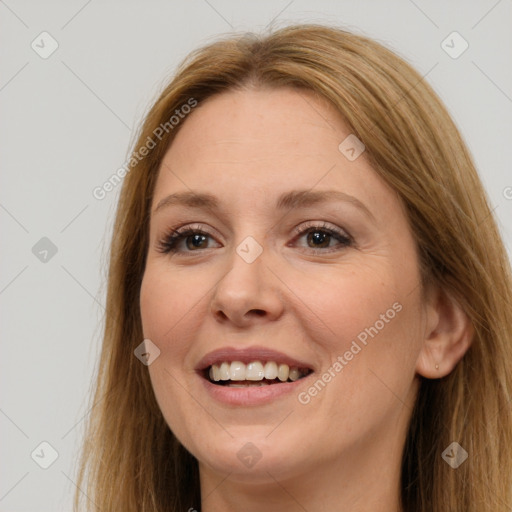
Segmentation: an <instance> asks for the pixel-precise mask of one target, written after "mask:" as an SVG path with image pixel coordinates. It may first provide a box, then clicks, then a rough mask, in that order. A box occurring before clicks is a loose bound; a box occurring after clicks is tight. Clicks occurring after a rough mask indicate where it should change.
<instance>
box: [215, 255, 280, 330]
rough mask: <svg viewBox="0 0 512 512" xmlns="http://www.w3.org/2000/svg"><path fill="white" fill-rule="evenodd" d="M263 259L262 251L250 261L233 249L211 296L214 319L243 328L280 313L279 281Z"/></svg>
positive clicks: (274, 317) (273, 318)
mask: <svg viewBox="0 0 512 512" xmlns="http://www.w3.org/2000/svg"><path fill="white" fill-rule="evenodd" d="M267 262H268V261H267V258H265V250H264V251H263V253H261V254H260V255H259V256H258V257H257V258H256V259H255V260H254V261H252V262H251V263H248V262H247V261H246V260H244V258H242V257H241V256H240V255H239V254H238V253H237V252H236V251H233V254H232V256H231V258H230V259H229V262H228V263H227V268H226V269H223V270H222V272H223V275H222V277H221V279H220V280H219V281H218V283H217V285H216V286H215V288H214V292H213V295H212V299H211V311H212V313H213V315H214V316H215V318H216V320H217V321H218V322H220V323H225V324H228V323H231V324H233V325H236V326H237V327H247V326H250V325H252V324H257V323H264V322H268V321H271V320H276V319H277V318H279V317H280V316H281V315H282V313H283V296H282V293H281V288H280V283H281V281H280V280H279V279H277V277H276V274H275V273H274V272H275V271H272V269H271V268H270V267H268V266H267Z"/></svg>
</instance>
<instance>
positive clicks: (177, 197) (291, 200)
mask: <svg viewBox="0 0 512 512" xmlns="http://www.w3.org/2000/svg"><path fill="white" fill-rule="evenodd" d="M328 201H343V202H346V203H350V204H352V205H354V206H356V207H357V208H358V209H360V210H361V211H362V212H363V213H364V214H365V215H366V216H368V217H369V218H370V219H372V220H373V221H375V217H374V215H373V214H372V212H371V211H370V210H369V209H368V207H367V206H366V205H365V204H364V203H362V202H361V201H360V200H359V199H357V198H356V197H354V196H351V195H349V194H346V193H345V192H341V191H339V190H291V191H289V192H285V193H284V194H281V195H280V196H279V198H278V199H277V202H276V209H277V210H292V209H298V208H306V207H308V206H314V205H317V204H319V203H323V202H328ZM169 206H188V207H190V208H202V209H205V210H211V211H215V210H218V209H219V207H220V203H219V200H218V199H217V197H215V196H214V195H212V194H209V193H201V192H192V191H189V192H177V193H175V194H170V195H168V196H167V197H164V198H163V199H162V200H161V201H160V202H159V203H158V205H157V206H156V208H155V209H154V210H153V213H157V212H159V211H160V210H162V209H163V208H166V207H169Z"/></svg>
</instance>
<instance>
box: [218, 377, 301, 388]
mask: <svg viewBox="0 0 512 512" xmlns="http://www.w3.org/2000/svg"><path fill="white" fill-rule="evenodd" d="M210 382H212V383H213V384H217V385H219V386H227V387H230V388H249V387H259V386H269V385H270V384H284V382H292V381H291V380H286V381H284V382H283V381H281V380H279V379H273V380H268V379H263V380H256V381H255V380H220V381H218V382H215V381H212V380H210Z"/></svg>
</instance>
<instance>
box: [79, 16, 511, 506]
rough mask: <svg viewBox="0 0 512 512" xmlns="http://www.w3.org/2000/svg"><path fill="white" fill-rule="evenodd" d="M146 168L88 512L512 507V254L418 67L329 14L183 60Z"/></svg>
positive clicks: (125, 244) (96, 429) (129, 240)
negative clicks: (511, 257)
mask: <svg viewBox="0 0 512 512" xmlns="http://www.w3.org/2000/svg"><path fill="white" fill-rule="evenodd" d="M144 148H145V149H144ZM133 155H134V156H133V158H132V160H133V165H132V168H131V169H129V171H128V172H126V173H125V174H126V176H125V177H124V183H123V189H122V193H121V197H120V201H119V205H118V211H117V220H116V225H115V229H114V235H113V240H112V251H111V263H110V275H109V285H108V297H107V314H106V327H105V334H104V342H103V357H102V359H101V363H100V368H99V375H98V381H97V387H96V393H95V397H94V403H95V404H96V405H95V407H94V408H93V410H92V413H91V416H90V422H89V430H88V438H87V443H86V444H85V446H84V456H83V460H82V466H81V473H80V481H79V486H80V487H81V488H82V489H83V490H84V492H85V493H86V494H87V496H88V497H89V500H88V501H89V504H91V503H94V504H95V506H96V507H98V509H99V510H102V511H110V510H111V511H114V510H115V511H120V510H123V511H124V512H128V511H131V510H133V511H135V510H137V511H139V512H140V511H144V512H146V511H152V512H156V511H171V510H172V511H178V510H189V511H190V510H203V511H207V512H208V511H214V510H226V511H227V510H244V511H248V510H261V509H266V510H269V511H270V510H283V509H284V510H308V511H310V512H312V511H315V510H346V511H355V510H358V511H362V510H379V511H397V510H400V511H408V512H413V511H414V512H426V511H436V512H441V511H443V512H445V511H447V510H450V511H460V512H462V511H464V512H468V511H472V512H476V511H478V512H483V511H491V510H492V511H496V510H508V509H509V508H510V506H512V500H511V491H512V478H511V476H512V466H511V462H510V461H511V460H512V453H511V452H512V432H511V426H512V418H511V416H512V415H511V404H510V398H511V397H510V391H511V374H512V355H511V347H512V333H511V329H510V325H511V324H512V312H511V304H512V284H511V282H512V281H511V272H510V264H509V261H508V259H507V254H506V252H505V250H504V247H503V244H502V241H501V239H500V236H499V233H498V230H497V227H496V222H495V220H494V218H493V215H492V212H491V210H490V208H489V204H488V199H487V197H486V194H485V192H484V189H483V187H482V184H481V182H480V180H479V178H478V175H477V172H476V171H475V167H474V164H473V162H472V160H471V157H470V155H469V153H468V150H467V149H466V147H465V145H464V143H463V141H462V139H461V136H460V135H459V133H458V131H457V129H456V127H455V126H454V124H453V122H452V120H451V119H450V117H449V115H448V114H447V112H446V110H445V108H444V107H443V106H442V104H441V102H440V100H439V99H438V98H437V96H436V95H435V93H434V92H433V91H432V89H431V88H430V87H429V86H428V85H427V84H426V83H425V81H423V80H422V79H421V76H419V75H418V73H417V72H415V71H414V70H413V69H412V68H411V67H410V66H409V65H408V64H406V63H405V62H404V61H403V60H401V59H400V58H399V57H397V56H396V55H394V54H393V53H392V52H390V51H389V50H387V49H385V48H384V47H382V46H381V45H379V44H377V43H376V42H374V41H371V40H369V39H367V38H364V37H361V36H357V35H354V34H351V33H348V32H345V31H343V30H339V29H335V28H328V27H323V26H315V25H298V26H291V27H288V28H284V29H281V30H278V31H276V32H274V33H273V34H271V35H269V36H267V37H265V38H261V39H259V38H257V37H244V38H241V39H240V38H230V39H226V40H224V41H219V42H217V43H214V44H212V45H209V46H207V47H205V48H202V49H200V50H198V51H196V52H195V53H194V54H193V55H191V56H190V57H189V59H188V60H187V61H186V62H185V63H184V64H183V65H182V66H181V67H180V69H179V70H178V72H177V74H176V76H175V78H174V79H173V80H172V82H171V83H170V84H169V85H168V87H167V88H166V89H165V90H164V92H163V93H162V94H161V96H160V98H159V99H158V100H157V101H156V103H155V105H154V106H153V107H152V109H151V111H150V112H149V114H148V115H147V117H146V120H145V122H144V125H143V127H142V130H141V132H140V135H139V138H138V141H137V144H136V146H135V148H134V150H133ZM143 340H144V341H143ZM87 472H89V474H88V475H87V486H86V485H85V484H84V482H85V478H86V473H87ZM80 494H81V493H80V492H78V493H77V497H76V506H77V508H78V505H79V503H78V502H79V497H80ZM507 507H508V508H507Z"/></svg>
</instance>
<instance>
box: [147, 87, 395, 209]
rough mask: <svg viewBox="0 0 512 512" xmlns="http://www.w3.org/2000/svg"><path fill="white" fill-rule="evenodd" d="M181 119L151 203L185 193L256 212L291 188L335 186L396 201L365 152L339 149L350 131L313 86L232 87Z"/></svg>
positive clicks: (372, 200) (376, 200) (386, 204)
mask: <svg viewBox="0 0 512 512" xmlns="http://www.w3.org/2000/svg"><path fill="white" fill-rule="evenodd" d="M182 122H183V125H182V126H181V127H180V131H179V132H178V133H177V135H176V137H175V139H174V141H173V143H172V144H171V146H170V148H169V149H168V151H167V153H166V155H165V156H164V159H163V161H162V164H161V168H160V172H159V177H158V180H157V185H156V188H155V194H154V198H153V205H156V204H158V202H159V201H161V200H162V199H163V198H164V197H165V196H166V195H168V194H170V193H174V192H185V191H190V190H201V191H205V190H207V191H211V192H212V193H214V194H215V195H217V196H219V197H223V198H224V199H225V200H226V202H227V203H229V204H231V205H240V207H244V208H249V207H250V208H253V209H257V208H258V207H259V206H261V205H262V204H264V203H265V204H266V203H267V202H268V201H269V200H271V201H272V202H274V196H275V197H277V196H280V195H282V194H284V193H286V192H288V191H290V190H292V189H308V190H322V189H323V190H325V189H334V190H339V191H341V192H344V193H347V194H351V195H354V196H357V197H358V198H359V199H360V200H361V201H363V202H366V203H368V204H369V205H379V204H380V206H381V207H382V208H383V209H386V208H387V209H388V210H389V209H390V207H391V206H392V203H393V201H395V202H396V196H395V194H394V193H393V192H392V191H391V189H390V188H389V187H388V186H387V185H386V184H385V183H384V182H383V181H382V180H381V179H380V177H379V176H378V175H377V174H376V173H375V172H374V171H373V169H372V168H371V166H370V165H369V163H368V162H367V161H366V159H365V158H364V156H365V155H364V153H363V154H362V155H361V156H360V157H359V158H357V159H356V160H354V161H349V160H348V159H347V158H346V157H345V156H344V154H343V153H342V152H341V151H340V150H339V145H340V143H341V142H342V141H344V140H345V139H346V138H347V137H348V136H349V135H350V134H351V132H350V129H349V127H348V126H347V125H346V123H345V122H344V120H343V118H342V116H341V115H340V114H339V112H337V110H336V109H335V108H334V106H332V105H331V104H330V103H329V102H328V101H327V100H325V99H323V98H319V97H318V96H317V95H315V94H314V93H313V92H311V91H303V90H295V89H290V88H278V89H268V88H265V89H250V90H237V91H229V92H225V93H222V94H219V95H216V96H213V97H211V98H209V99H208V100H206V101H205V102H203V103H201V104H200V105H198V106H197V107H196V108H195V109H194V111H193V112H192V113H191V114H189V115H188V117H187V118H186V119H184V120H183V121H182ZM271 196H272V199H270V198H271ZM395 206H396V205H395ZM370 208H371V206H370Z"/></svg>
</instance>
